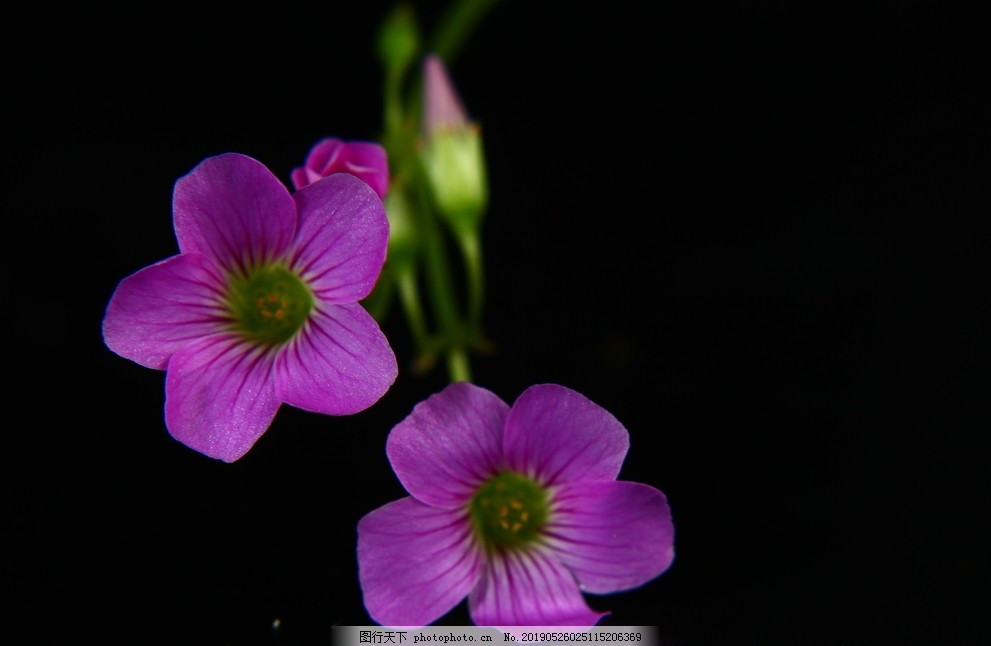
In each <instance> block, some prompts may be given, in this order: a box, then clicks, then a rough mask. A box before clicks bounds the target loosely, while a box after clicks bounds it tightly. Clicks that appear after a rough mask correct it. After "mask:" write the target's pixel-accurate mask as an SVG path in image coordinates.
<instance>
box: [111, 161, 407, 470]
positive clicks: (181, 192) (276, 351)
mask: <svg viewBox="0 0 991 646" xmlns="http://www.w3.org/2000/svg"><path fill="white" fill-rule="evenodd" d="M172 213H173V222H174V226H175V232H176V237H177V238H178V241H179V251H180V253H179V255H177V256H172V257H171V258H167V259H166V260H163V261H161V262H159V263H157V264H155V265H151V266H150V267H146V268H145V269H142V270H141V271H139V272H137V273H135V274H133V275H132V276H130V277H128V278H125V279H124V280H123V281H121V283H120V285H119V286H118V287H117V290H116V291H115V292H114V295H113V297H112V298H111V300H110V304H109V305H108V307H107V312H106V316H105V317H104V320H103V338H104V341H105V342H106V344H107V346H108V347H109V348H110V349H111V350H113V351H114V352H116V353H117V354H119V355H121V356H122V357H125V358H127V359H131V360H132V361H135V362H137V363H139V364H141V365H143V366H146V367H148V368H155V369H158V370H167V371H168V373H167V375H166V379H165V424H166V426H167V427H168V429H169V432H170V433H171V434H172V435H173V436H174V437H175V438H176V439H178V440H179V441H180V442H182V443H184V444H186V445H187V446H189V447H191V448H193V449H196V450H197V451H200V452H202V453H205V454H206V455H209V456H211V457H214V458H219V459H221V460H225V461H228V462H233V461H234V460H237V459H238V458H240V457H241V456H242V455H244V454H245V453H246V452H247V451H248V449H250V448H251V446H252V445H253V444H254V443H255V441H256V440H258V438H259V437H260V436H261V435H262V434H263V433H264V432H265V431H266V429H267V428H268V426H269V424H271V422H272V419H273V418H274V417H275V414H276V412H277V411H278V409H279V406H280V405H281V404H282V402H286V403H288V404H291V405H293V406H296V407H299V408H302V409H305V410H309V411H314V412H318V413H326V414H329V415H347V414H351V413H356V412H358V411H360V410H363V409H365V408H367V407H368V406H370V405H372V404H373V403H375V402H376V401H377V400H378V399H379V398H380V397H381V396H382V395H383V394H384V393H385V392H386V390H388V388H389V386H390V385H392V382H393V381H394V380H395V378H396V372H397V368H396V358H395V355H394V354H393V353H392V349H391V348H390V347H389V343H388V341H387V340H386V338H385V336H384V335H383V334H382V332H381V330H380V329H379V327H378V325H377V324H376V323H375V321H374V320H373V319H372V317H371V316H370V315H369V314H368V313H367V312H366V311H365V310H364V309H362V307H361V306H360V305H358V303H357V301H358V300H360V299H361V298H363V297H364V296H366V295H367V294H368V293H369V292H370V291H371V289H372V287H373V286H374V284H375V281H376V279H377V277H378V275H379V272H380V271H381V269H382V264H383V263H384V262H385V249H386V241H387V238H388V235H389V231H388V223H387V221H386V218H385V211H384V208H383V206H382V202H381V200H379V198H378V197H377V196H376V195H375V193H374V192H373V191H372V190H371V189H370V188H369V187H368V186H367V185H366V184H364V183H363V182H361V181H360V180H358V179H356V178H354V177H351V176H350V175H344V174H340V175H335V176H333V177H329V178H327V179H326V180H323V181H320V182H317V183H315V184H311V185H310V186H307V187H306V188H304V189H303V190H300V191H299V192H297V193H296V194H295V195H290V194H289V191H288V190H287V189H286V187H285V186H283V185H282V183H281V182H279V180H278V179H276V177H275V176H274V175H273V174H272V173H271V172H270V171H269V170H268V169H267V168H265V166H263V165H262V164H260V163H259V162H257V161H255V160H254V159H251V158H250V157H245V156H243V155H236V154H227V155H220V156H218V157H210V158H208V159H205V160H203V162H201V163H200V164H199V165H198V166H197V167H196V168H194V169H193V170H192V171H191V172H190V173H189V174H188V175H186V176H185V177H183V178H181V179H180V180H179V181H178V182H176V185H175V192H174V195H173V203H172Z"/></svg>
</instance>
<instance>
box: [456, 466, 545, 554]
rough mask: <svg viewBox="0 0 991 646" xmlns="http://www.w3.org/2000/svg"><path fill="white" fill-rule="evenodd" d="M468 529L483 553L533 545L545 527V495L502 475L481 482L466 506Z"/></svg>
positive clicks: (528, 482) (513, 475)
mask: <svg viewBox="0 0 991 646" xmlns="http://www.w3.org/2000/svg"><path fill="white" fill-rule="evenodd" d="M469 510H470V513H471V521H472V525H473V526H474V528H475V532H476V535H477V536H478V537H479V539H481V541H482V543H483V544H484V545H485V547H486V548H487V549H495V550H506V549H515V548H518V547H523V546H524V545H527V544H529V543H532V542H534V541H535V540H536V539H537V538H538V537H539V536H540V532H541V530H542V529H543V528H544V526H545V525H546V524H547V518H548V516H549V515H550V509H549V505H548V502H547V491H546V489H544V488H543V487H541V486H540V485H539V484H537V483H536V482H534V481H533V480H531V479H530V478H527V477H526V476H523V475H520V474H519V473H514V472H512V471H504V472H503V473H500V474H498V475H496V476H494V477H492V478H490V479H489V480H488V481H486V482H485V484H483V485H482V486H481V487H479V489H478V491H477V492H476V493H475V495H474V496H473V497H472V499H471V502H470V503H469Z"/></svg>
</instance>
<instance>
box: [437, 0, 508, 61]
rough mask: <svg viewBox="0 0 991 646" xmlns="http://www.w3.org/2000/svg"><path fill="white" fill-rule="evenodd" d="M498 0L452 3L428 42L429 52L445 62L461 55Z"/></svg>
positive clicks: (463, 0)
mask: <svg viewBox="0 0 991 646" xmlns="http://www.w3.org/2000/svg"><path fill="white" fill-rule="evenodd" d="M498 1H499V0H460V1H458V2H455V3H453V4H452V5H451V6H450V7H449V8H448V10H447V11H446V12H445V13H444V15H443V17H442V18H441V21H440V24H439V25H438V26H437V29H436V31H435V32H434V37H433V38H432V39H431V40H430V51H432V52H433V53H435V54H437V55H438V56H440V57H441V58H443V59H444V60H445V61H448V62H450V61H453V60H454V59H455V58H457V56H458V54H459V53H461V48H462V47H464V44H465V42H467V40H468V37H469V36H471V33H472V32H473V31H474V30H475V26H476V25H478V23H479V22H481V20H482V18H484V17H485V14H486V13H488V12H489V10H490V9H492V7H494V6H495V4H496V3H497V2H498Z"/></svg>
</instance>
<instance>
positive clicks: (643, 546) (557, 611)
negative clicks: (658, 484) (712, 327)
mask: <svg viewBox="0 0 991 646" xmlns="http://www.w3.org/2000/svg"><path fill="white" fill-rule="evenodd" d="M628 447H629V435H628V434H627V432H626V429H625V428H623V426H622V425H621V424H620V423H619V422H618V421H617V420H616V418H615V417H613V416H612V415H610V414H609V413H608V412H607V411H605V410H604V409H602V408H600V407H599V406H597V405H596V404H593V403H592V402H591V401H589V400H588V399H586V398H585V397H583V396H582V395H579V394H578V393H576V392H574V391H573V390H569V389H567V388H564V387H562V386H556V385H539V386H532V387H531V388H529V389H527V390H526V392H524V393H523V394H522V395H520V397H519V399H517V400H516V403H514V404H513V406H512V408H510V407H509V406H507V405H506V404H505V403H504V402H503V401H502V400H500V399H499V398H498V397H496V396H495V395H494V394H492V393H491V392H489V391H487V390H484V389H482V388H479V387H477V386H473V385H471V384H468V383H457V384H453V385H451V386H448V387H447V388H446V389H445V390H443V391H442V392H440V393H438V394H436V395H433V396H432V397H430V398H429V399H427V400H426V401H424V402H422V403H420V404H418V405H417V406H416V407H415V408H414V409H413V412H412V413H411V414H410V415H409V417H407V418H406V419H405V420H403V421H402V422H400V423H399V424H398V425H397V426H396V427H395V428H393V429H392V432H391V433H390V434H389V439H388V442H387V446H386V452H387V454H388V456H389V461H390V462H391V463H392V468H393V469H394V470H395V472H396V475H397V476H398V477H399V480H400V482H402V484H403V486H404V487H405V488H406V490H407V491H408V492H409V493H410V494H411V495H410V496H409V497H406V498H402V499H401V500H397V501H395V502H392V503H389V504H387V505H385V506H383V507H380V508H379V509H376V510H375V511H373V512H371V513H370V514H368V515H366V516H365V517H364V518H362V519H361V521H360V522H359V523H358V568H359V578H360V581H361V587H362V590H363V592H364V598H365V607H366V608H367V609H368V612H369V614H370V615H371V617H372V618H373V619H374V620H375V621H377V622H379V623H381V624H385V625H389V626H422V625H426V624H429V623H431V622H433V621H435V620H436V619H438V618H439V617H441V616H442V615H443V614H445V613H446V612H448V611H449V610H450V609H451V608H453V607H454V606H455V605H456V604H457V603H458V602H459V601H460V600H461V599H463V598H464V597H465V596H467V597H468V605H469V609H470V611H471V616H472V619H473V620H474V621H475V623H476V624H478V625H485V626H519V625H534V626H543V625H546V626H561V625H568V626H590V625H594V624H595V623H596V622H597V621H598V620H599V619H600V618H601V617H602V616H603V615H604V614H606V613H600V612H596V611H594V610H592V609H590V608H589V607H588V606H587V605H586V604H585V600H584V599H583V597H582V594H581V593H582V592H583V591H584V592H590V593H597V594H602V593H609V592H616V591H619V590H627V589H630V588H634V587H637V586H639V585H642V584H644V583H646V582H647V581H649V580H651V579H653V578H654V577H656V576H658V575H659V574H661V573H662V572H664V570H666V569H667V567H668V566H669V565H670V564H671V561H672V559H673V558H674V550H673V541H674V526H673V525H672V523H671V513H670V511H669V509H668V505H667V501H666V499H665V497H664V494H662V493H661V492H660V491H658V490H657V489H654V488H653V487H649V486H647V485H644V484H638V483H635V482H622V481H617V480H616V476H617V475H618V473H619V469H620V466H621V465H622V463H623V459H624V457H625V456H626V451H627V448H628Z"/></svg>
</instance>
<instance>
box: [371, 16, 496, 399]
mask: <svg viewBox="0 0 991 646" xmlns="http://www.w3.org/2000/svg"><path fill="white" fill-rule="evenodd" d="M495 3H496V0H483V1H478V0H462V1H458V2H454V3H453V4H452V5H451V7H450V8H449V10H448V12H447V13H446V14H445V15H444V16H442V17H441V19H440V21H439V23H438V25H437V28H436V30H435V33H434V34H433V35H432V37H431V38H429V39H425V38H423V37H422V35H421V33H420V27H419V25H418V23H417V20H416V16H415V15H414V13H413V10H412V8H411V6H409V5H407V4H399V5H397V6H396V8H395V9H394V10H393V11H392V12H390V13H389V15H388V16H387V17H386V19H385V20H384V21H383V23H382V25H381V28H380V31H379V35H378V41H377V44H378V54H379V60H380V62H381V64H382V67H383V77H384V79H383V112H384V118H383V133H382V137H381V142H382V145H383V147H384V148H385V150H386V151H387V152H388V158H389V164H390V166H391V171H392V176H391V181H390V185H389V195H388V197H387V198H386V209H387V211H388V214H389V221H390V225H391V226H392V234H391V235H392V238H393V240H390V245H389V257H388V260H387V263H386V268H385V272H384V274H383V275H384V276H386V277H387V278H388V279H387V280H386V281H383V284H382V286H381V288H376V290H375V293H373V294H372V297H371V299H370V300H371V301H372V302H373V303H374V305H375V307H370V309H371V311H372V312H373V313H374V314H375V315H376V316H377V318H378V317H380V316H382V317H384V315H385V314H386V313H387V311H388V308H387V306H386V303H384V302H383V301H391V300H398V303H399V305H400V307H401V309H402V311H403V314H404V316H405V318H406V322H407V326H408V328H409V331H410V336H411V338H412V341H413V344H414V349H415V355H416V356H415V358H414V360H413V362H412V365H413V368H414V371H415V372H419V373H422V372H426V371H428V370H430V369H432V367H433V366H435V365H437V363H438V362H441V361H442V363H443V364H444V365H445V366H446V369H447V373H448V377H449V379H450V380H451V381H452V382H456V381H470V380H471V374H472V373H471V360H470V356H471V354H472V353H473V352H479V351H483V350H486V349H487V348H488V342H487V341H486V340H485V334H484V332H483V311H484V300H485V289H484V286H485V275H484V265H483V262H482V244H481V221H482V216H483V215H484V212H485V209H486V205H487V195H488V185H487V173H486V169H485V164H484V155H483V151H482V142H481V131H480V128H479V127H478V125H477V124H475V123H472V122H469V121H468V119H467V116H466V114H465V111H464V108H463V107H462V105H461V101H460V98H459V97H458V96H457V94H456V92H455V90H454V87H453V85H452V84H451V82H450V80H449V79H448V77H447V71H446V69H445V68H444V63H443V61H444V60H451V59H452V58H453V57H454V56H456V55H457V53H458V52H459V51H460V49H461V47H462V46H463V44H464V43H465V42H466V40H467V38H468V36H469V35H470V34H471V32H472V30H473V29H474V28H475V27H476V26H477V24H478V23H479V22H480V20H481V19H482V17H484V15H485V14H486V13H487V12H488V11H489V10H490V9H491V8H492V7H493V6H494V5H495ZM423 42H429V44H430V50H429V52H430V53H429V54H428V55H426V56H425V55H424V54H425V53H426V52H424V51H423V50H422V49H421V47H422V45H421V44H422V43H423ZM418 60H422V61H423V65H422V66H420V65H415V63H416V61H418ZM397 224H398V225H400V226H397ZM403 227H406V228H408V229H410V230H411V234H410V235H407V233H409V232H407V231H405V230H404V229H403ZM397 237H398V238H402V240H401V241H397V240H395V239H396V238H397ZM407 238H412V239H407ZM452 253H453V254H455V255H456V256H460V258H459V259H458V262H457V263H455V262H454V261H453V259H452V257H451V254H452ZM455 268H460V271H461V273H462V274H463V279H461V278H459V277H458V276H457V275H456V273H455ZM380 289H381V292H382V293H381V294H379V292H380ZM393 293H394V294H393ZM422 297H425V298H422ZM424 306H425V307H424ZM378 320H380V321H382V320H383V319H382V318H379V319H378Z"/></svg>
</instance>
